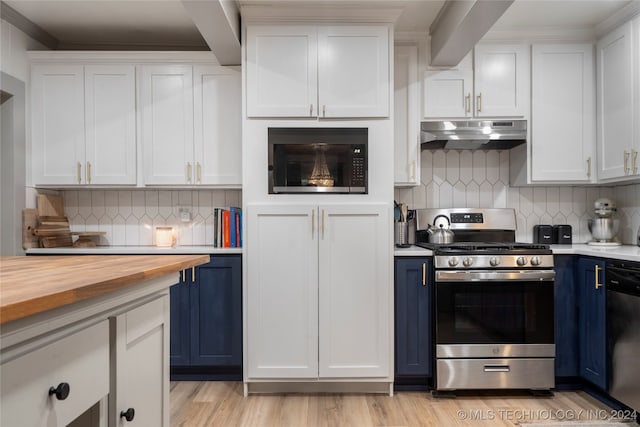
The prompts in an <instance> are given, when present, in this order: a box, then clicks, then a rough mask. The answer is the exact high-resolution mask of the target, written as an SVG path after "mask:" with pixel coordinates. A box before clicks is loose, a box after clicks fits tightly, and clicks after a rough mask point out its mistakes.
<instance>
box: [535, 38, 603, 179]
mask: <svg viewBox="0 0 640 427" xmlns="http://www.w3.org/2000/svg"><path fill="white" fill-rule="evenodd" d="M594 92H595V79H594V75H593V46H592V45H557V44H556V45H534V46H533V79H532V112H531V113H532V116H531V127H532V130H531V144H530V145H531V179H532V181H569V182H572V181H575V182H581V181H582V182H590V181H592V179H594V178H595V175H596V164H595V97H594Z"/></svg>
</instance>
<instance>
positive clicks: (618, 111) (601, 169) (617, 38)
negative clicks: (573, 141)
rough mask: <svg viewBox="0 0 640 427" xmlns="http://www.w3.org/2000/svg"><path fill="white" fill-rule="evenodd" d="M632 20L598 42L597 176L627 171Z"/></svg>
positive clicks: (608, 176)
mask: <svg viewBox="0 0 640 427" xmlns="http://www.w3.org/2000/svg"><path fill="white" fill-rule="evenodd" d="M631 25H632V24H631V22H627V23H626V24H623V25H622V26H621V27H619V28H617V29H615V30H613V31H612V32H610V33H609V34H607V35H606V36H604V37H603V38H602V39H600V40H599V41H598V44H597V49H598V51H597V62H598V72H597V75H598V124H599V126H598V177H599V178H600V179H611V178H620V177H625V176H628V175H629V174H630V169H631V166H630V162H631V160H630V157H631V152H630V150H631V144H632V138H633V126H634V122H637V121H638V120H637V116H636V117H633V92H632V88H633V86H632V73H633V63H632V58H633V51H632V46H633V43H632V40H631V36H632V31H631Z"/></svg>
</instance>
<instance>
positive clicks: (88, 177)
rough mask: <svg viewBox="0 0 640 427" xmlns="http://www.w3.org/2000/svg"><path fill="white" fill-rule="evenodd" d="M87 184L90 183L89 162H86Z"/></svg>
mask: <svg viewBox="0 0 640 427" xmlns="http://www.w3.org/2000/svg"><path fill="white" fill-rule="evenodd" d="M87 184H91V162H87Z"/></svg>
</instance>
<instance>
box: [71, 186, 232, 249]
mask: <svg viewBox="0 0 640 427" xmlns="http://www.w3.org/2000/svg"><path fill="white" fill-rule="evenodd" d="M61 193H62V196H63V198H64V211H65V215H66V216H67V217H68V218H69V225H70V227H71V231H105V232H106V233H107V234H106V235H105V236H103V237H100V241H98V245H113V246H149V245H154V244H155V240H154V239H155V233H154V229H155V227H156V226H172V227H174V230H176V235H177V244H178V245H182V246H185V245H212V244H213V208H215V207H225V208H226V207H229V206H242V192H241V191H240V190H148V189H135V190H65V191H62V192H61ZM180 208H186V209H187V210H189V212H190V213H191V221H189V222H182V221H180V212H179V211H180Z"/></svg>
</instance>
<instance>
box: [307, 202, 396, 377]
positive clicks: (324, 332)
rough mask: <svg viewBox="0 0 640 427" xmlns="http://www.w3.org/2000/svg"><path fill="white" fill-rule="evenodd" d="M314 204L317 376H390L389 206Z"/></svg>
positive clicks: (390, 276) (391, 307)
mask: <svg viewBox="0 0 640 427" xmlns="http://www.w3.org/2000/svg"><path fill="white" fill-rule="evenodd" d="M319 209H320V232H319V243H320V251H319V255H320V256H319V260H320V262H319V285H318V286H319V290H318V295H319V307H320V312H319V342H320V353H319V360H320V361H319V374H320V378H346V377H348V378H373V377H375V378H391V377H392V375H393V369H392V366H391V360H392V356H391V353H392V351H393V341H392V340H391V337H392V336H393V335H392V331H391V328H392V325H393V322H392V318H391V313H393V276H392V271H391V265H392V262H391V261H392V259H391V257H392V253H391V223H392V221H391V218H390V216H391V214H390V211H391V207H390V206H387V205H383V204H375V205H374V204H371V205H368V204H365V205H346V206H345V205H321V206H320V208H319Z"/></svg>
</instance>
